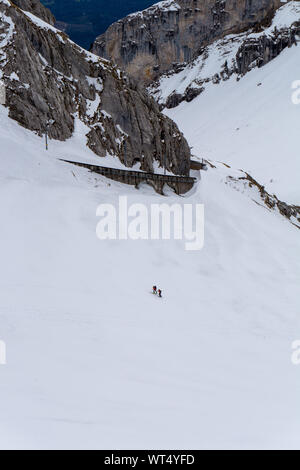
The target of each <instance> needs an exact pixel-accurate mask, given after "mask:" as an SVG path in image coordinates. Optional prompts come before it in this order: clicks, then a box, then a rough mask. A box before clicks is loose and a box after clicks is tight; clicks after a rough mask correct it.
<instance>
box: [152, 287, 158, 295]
mask: <svg viewBox="0 0 300 470" xmlns="http://www.w3.org/2000/svg"><path fill="white" fill-rule="evenodd" d="M152 294H157V287H156V286H153V287H152Z"/></svg>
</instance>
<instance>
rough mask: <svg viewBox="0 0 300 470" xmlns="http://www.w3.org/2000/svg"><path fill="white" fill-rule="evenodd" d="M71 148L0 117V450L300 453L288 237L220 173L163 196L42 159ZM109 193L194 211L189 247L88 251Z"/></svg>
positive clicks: (296, 271)
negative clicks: (197, 231) (197, 243)
mask: <svg viewBox="0 0 300 470" xmlns="http://www.w3.org/2000/svg"><path fill="white" fill-rule="evenodd" d="M229 85H230V84H229ZM220 89H221V88H220ZM216 90H217V89H216ZM83 136H84V133H82V135H81V131H80V129H78V132H77V134H75V135H74V136H73V137H72V138H71V139H70V140H68V141H67V142H65V143H61V142H51V144H50V149H49V152H48V153H47V152H46V151H45V150H44V145H43V141H42V140H41V139H40V138H39V137H36V136H35V135H33V134H32V133H30V132H29V131H27V130H25V129H23V128H21V127H19V126H18V125H17V124H16V123H15V122H13V121H11V120H10V119H9V118H8V117H7V111H6V110H5V109H4V108H3V107H1V106H0V142H1V146H0V181H1V184H0V211H1V217H2V224H1V244H0V259H1V269H0V339H1V340H3V341H5V342H6V345H7V365H5V366H3V365H0V382H1V387H0V416H1V419H0V447H1V448H16V447H18V448H65V447H67V448H120V449H122V448H219V447H220V448H253V447H255V448H299V433H300V425H299V423H300V409H299V406H298V404H299V392H300V374H299V370H300V369H299V367H300V366H298V367H296V366H294V365H292V363H291V359H290V356H291V352H292V350H291V343H292V341H294V340H295V339H299V337H300V321H299V290H298V289H299V275H300V263H299V256H298V255H297V254H298V253H299V248H300V239H299V230H298V229H297V228H295V227H294V226H293V225H292V224H291V223H290V222H288V221H287V220H286V219H285V218H284V217H282V216H281V215H279V214H278V213H276V212H270V211H268V210H267V209H266V208H265V207H262V206H261V205H258V204H255V203H254V202H253V201H252V195H251V194H250V193H249V194H247V193H244V194H242V193H240V192H238V191H236V190H235V189H234V188H232V187H231V186H229V185H226V184H224V182H225V181H226V180H227V178H228V175H229V174H231V173H230V171H231V170H229V169H228V168H226V167H225V166H224V165H218V168H216V169H211V170H209V171H208V172H206V173H205V174H204V175H203V180H202V182H201V184H199V185H198V187H197V188H196V189H195V190H194V191H192V192H191V193H189V194H188V195H187V196H186V197H184V198H182V197H177V196H175V195H173V194H171V193H168V197H165V198H162V197H160V196H159V195H157V194H155V193H154V192H153V191H152V189H151V188H148V187H145V188H142V189H141V190H140V191H136V190H135V189H133V188H131V187H127V186H124V185H121V184H118V183H115V182H111V181H109V180H106V179H105V178H104V177H97V176H95V175H91V174H89V173H87V172H86V171H85V170H82V169H79V168H75V167H74V168H72V167H70V166H68V165H66V164H64V163H62V162H59V161H58V160H57V159H56V158H58V157H63V156H64V157H67V156H69V155H73V157H74V159H82V158H85V159H86V160H89V159H90V158H91V156H92V152H91V151H90V150H88V149H87V148H86V146H85V139H84V138H83ZM215 140H216V139H215ZM93 158H95V157H93ZM120 195H127V196H128V197H129V200H130V201H132V202H142V203H145V204H146V205H149V204H151V203H159V202H170V203H173V202H177V203H179V204H183V203H193V204H195V203H204V204H205V213H206V223H205V246H204V248H203V250H202V251H199V252H186V251H185V250H184V245H183V243H182V242H181V241H99V240H98V239H97V238H96V233H95V229H96V224H97V222H98V219H97V217H96V208H97V206H98V204H100V203H103V202H109V203H114V204H116V205H117V204H118V198H119V196H120ZM153 283H156V284H157V285H158V286H161V287H162V289H163V293H164V298H163V299H162V301H160V300H159V299H158V298H156V297H154V296H152V295H151V294H150V293H149V291H150V289H151V286H152V285H153Z"/></svg>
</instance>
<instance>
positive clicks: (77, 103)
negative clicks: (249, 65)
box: [0, 0, 190, 175]
mask: <svg viewBox="0 0 300 470" xmlns="http://www.w3.org/2000/svg"><path fill="white" fill-rule="evenodd" d="M26 2H27V0H26V1H25V3H26ZM18 3H19V5H23V2H22V1H20V2H18ZM29 3H31V4H34V3H37V2H29ZM26 8H27V7H26ZM41 12H43V9H41ZM0 79H1V80H2V81H3V82H4V83H5V85H6V103H7V106H8V108H9V115H10V117H11V118H13V119H15V120H16V121H18V122H19V123H20V124H21V125H22V126H24V127H26V128H27V129H30V130H32V131H35V132H37V133H38V134H40V135H41V134H42V133H44V132H45V128H46V126H47V125H48V127H49V136H50V138H53V139H59V140H65V139H67V138H69V137H71V135H72V133H73V131H74V122H75V120H76V119H80V120H81V121H82V122H84V124H85V125H86V130H87V134H86V135H87V145H88V146H89V147H90V148H91V149H92V150H93V151H94V152H95V153H96V154H97V155H99V156H101V157H105V156H106V155H107V154H110V155H116V156H118V157H119V159H120V160H121V161H124V160H125V159H126V165H127V166H132V165H133V164H134V163H136V162H141V168H142V169H144V170H147V171H152V169H153V161H154V160H157V161H158V162H162V161H164V162H165V161H166V164H167V167H168V169H169V170H170V171H172V172H173V173H176V174H184V175H186V174H188V173H189V165H190V149H189V147H188V144H187V142H186V140H185V139H184V137H183V135H182V134H181V133H180V131H179V130H178V128H177V126H176V125H175V124H174V123H173V122H172V121H171V120H170V119H168V118H166V117H165V116H163V115H162V114H160V112H159V109H158V105H157V104H156V103H155V101H154V100H153V99H152V98H151V97H150V96H149V95H148V94H147V93H146V91H143V90H141V89H139V88H138V87H137V86H136V85H135V84H133V83H131V81H130V80H129V79H127V78H126V77H125V76H124V75H123V74H122V73H121V72H120V71H119V70H118V69H117V67H115V66H114V65H112V64H111V63H110V62H107V61H105V60H103V59H100V58H99V57H96V56H94V55H93V54H91V53H88V52H87V51H85V50H83V49H81V48H80V47H79V46H77V45H75V44H74V43H72V42H71V41H70V40H69V39H68V37H67V36H66V35H65V34H63V33H61V32H59V31H58V30H56V29H55V28H54V27H53V26H50V25H49V24H48V23H45V22H43V21H42V20H41V19H39V18H37V17H36V16H34V15H33V14H32V13H25V12H24V11H23V10H21V9H20V8H18V7H17V6H16V5H15V4H13V3H11V2H9V1H8V0H0Z"/></svg>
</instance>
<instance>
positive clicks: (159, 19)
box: [92, 0, 290, 84]
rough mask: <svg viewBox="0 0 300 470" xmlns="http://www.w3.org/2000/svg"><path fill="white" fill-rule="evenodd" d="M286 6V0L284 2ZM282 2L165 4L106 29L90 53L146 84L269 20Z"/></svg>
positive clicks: (209, 0)
mask: <svg viewBox="0 0 300 470" xmlns="http://www.w3.org/2000/svg"><path fill="white" fill-rule="evenodd" d="M288 1H290V0H288ZM281 5H282V2H281V0H176V1H175V0H166V1H164V2H160V3H159V4H156V5H153V6H152V7H150V8H148V9H147V10H144V11H143V12H139V13H136V14H132V15H129V16H128V17H126V18H124V19H122V20H120V21H118V22H117V23H114V24H113V25H111V26H110V27H109V28H108V30H107V31H106V33H104V34H103V35H101V36H99V37H98V38H97V39H96V41H95V43H94V45H93V47H92V51H93V52H94V53H96V54H98V55H99V56H101V57H104V58H108V59H112V60H113V61H114V62H116V63H117V64H118V65H119V66H120V67H121V68H123V69H124V70H126V71H127V72H128V73H129V74H130V75H131V76H134V77H136V78H137V79H138V80H143V81H144V83H146V84H149V83H150V82H151V81H153V80H156V79H157V78H158V77H159V76H160V75H162V74H163V73H165V72H167V71H168V70H170V69H171V68H172V66H173V64H174V63H178V62H179V63H181V62H190V61H191V60H193V59H194V58H195V57H197V56H198V55H199V51H200V49H201V48H203V47H204V46H206V45H207V44H209V43H211V42H212V41H214V40H215V39H219V38H221V37H223V36H224V35H225V34H230V33H240V32H242V31H245V30H247V29H249V28H250V27H252V26H254V25H256V24H258V23H260V22H263V23H264V24H267V23H268V22H270V21H271V19H272V17H273V15H274V12H275V10H276V9H277V8H278V7H280V6H281Z"/></svg>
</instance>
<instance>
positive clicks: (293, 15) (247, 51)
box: [148, 2, 300, 108]
mask: <svg viewBox="0 0 300 470" xmlns="http://www.w3.org/2000/svg"><path fill="white" fill-rule="evenodd" d="M299 41H300V2H292V3H289V4H286V5H285V6H282V7H281V8H280V9H279V10H278V11H277V12H276V14H275V16H274V18H273V21H272V24H271V25H270V26H269V27H268V28H265V29H264V30H262V31H260V32H253V31H252V30H250V31H246V32H244V33H241V34H238V35H229V36H225V37H224V38H222V39H219V40H217V41H215V42H213V43H212V44H210V45H209V46H207V47H205V48H203V50H202V51H201V54H200V55H199V57H197V59H195V60H194V61H192V62H190V63H188V64H180V65H176V66H175V67H174V68H173V69H172V70H170V71H169V72H168V73H166V74H164V75H162V76H161V77H160V79H159V80H157V81H156V82H154V83H152V84H151V85H150V86H149V88H148V89H149V91H150V93H151V94H152V95H153V96H154V97H155V99H156V100H157V101H158V102H159V104H160V106H161V108H163V107H167V108H174V107H176V106H178V105H179V104H180V103H181V102H182V101H187V102H189V101H192V100H193V99H194V98H196V97H197V96H198V95H200V94H201V93H203V92H204V91H205V89H206V88H207V87H208V86H210V85H211V84H214V85H217V84H219V83H220V82H221V81H225V80H228V79H229V78H230V77H232V76H235V77H236V79H237V80H240V79H241V78H242V77H243V76H244V75H245V74H246V73H247V72H249V71H250V70H252V69H253V68H255V67H262V66H264V65H266V64H267V63H268V62H270V61H271V60H273V59H275V58H276V57H277V56H278V55H279V54H281V52H282V51H283V50H284V49H286V48H288V47H292V46H294V45H297V44H298V42H299Z"/></svg>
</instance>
